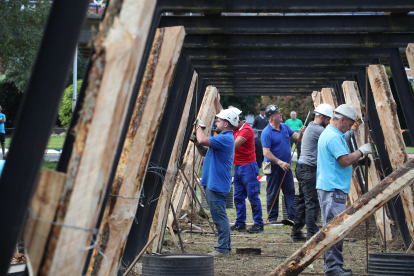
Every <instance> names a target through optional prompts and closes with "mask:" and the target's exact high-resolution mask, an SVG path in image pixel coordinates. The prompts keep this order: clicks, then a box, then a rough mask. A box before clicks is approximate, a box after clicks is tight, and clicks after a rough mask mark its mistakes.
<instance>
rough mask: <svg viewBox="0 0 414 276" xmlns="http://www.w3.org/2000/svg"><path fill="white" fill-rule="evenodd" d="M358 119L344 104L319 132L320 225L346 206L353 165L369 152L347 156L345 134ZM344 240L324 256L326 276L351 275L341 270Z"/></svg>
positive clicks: (363, 149) (366, 148) (368, 149)
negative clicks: (321, 221)
mask: <svg viewBox="0 0 414 276" xmlns="http://www.w3.org/2000/svg"><path fill="white" fill-rule="evenodd" d="M356 120H357V112H356V110H355V108H354V107H352V106H351V105H348V104H343V105H340V106H338V108H336V109H335V115H334V117H333V118H332V121H331V125H328V126H327V127H326V129H325V131H324V132H322V134H321V136H320V137H319V141H318V161H317V164H318V165H317V180H316V189H318V198H319V204H320V206H321V210H322V218H323V225H326V224H327V223H329V221H331V220H332V219H333V218H334V217H335V216H336V215H338V214H340V213H342V212H343V211H344V210H345V207H346V198H347V194H348V193H349V190H350V187H351V178H352V166H351V165H352V164H354V163H356V162H357V161H358V160H359V159H360V158H361V157H363V156H366V155H367V154H369V153H371V152H372V150H371V146H370V145H369V144H365V145H362V146H361V147H360V148H359V149H358V150H356V151H355V152H353V153H349V149H348V145H347V144H346V141H345V135H344V133H346V132H347V131H348V130H350V129H351V127H352V125H353V124H354V123H355V121H356ZM342 244H343V240H341V241H339V242H338V243H336V244H335V245H334V246H333V247H332V248H330V249H328V250H327V251H326V252H325V253H324V262H325V275H326V276H333V275H335V276H336V275H341V276H350V275H352V271H351V270H350V269H344V268H342V266H343V264H344V259H343V255H342Z"/></svg>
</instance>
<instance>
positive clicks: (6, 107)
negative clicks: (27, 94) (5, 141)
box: [0, 82, 23, 128]
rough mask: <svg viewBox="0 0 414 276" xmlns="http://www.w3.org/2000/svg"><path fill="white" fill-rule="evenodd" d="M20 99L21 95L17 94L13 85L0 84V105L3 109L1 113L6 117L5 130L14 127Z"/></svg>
mask: <svg viewBox="0 0 414 276" xmlns="http://www.w3.org/2000/svg"><path fill="white" fill-rule="evenodd" d="M22 98H23V94H22V93H18V89H17V87H16V86H15V85H14V84H13V83H5V82H3V83H0V105H1V107H2V108H3V110H2V113H3V114H5V115H6V123H5V127H6V128H11V127H14V124H15V119H16V116H17V111H18V110H19V105H20V101H21V100H22Z"/></svg>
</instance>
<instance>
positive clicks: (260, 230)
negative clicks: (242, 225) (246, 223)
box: [247, 224, 264, 233]
mask: <svg viewBox="0 0 414 276" xmlns="http://www.w3.org/2000/svg"><path fill="white" fill-rule="evenodd" d="M247 232H249V233H263V232H264V229H263V225H258V224H253V226H252V227H250V228H247Z"/></svg>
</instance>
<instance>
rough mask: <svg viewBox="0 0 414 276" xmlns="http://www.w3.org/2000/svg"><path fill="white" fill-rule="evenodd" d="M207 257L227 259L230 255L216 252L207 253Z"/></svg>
mask: <svg viewBox="0 0 414 276" xmlns="http://www.w3.org/2000/svg"><path fill="white" fill-rule="evenodd" d="M207 255H210V256H213V257H227V256H228V255H229V254H226V253H221V252H218V251H216V250H214V251H213V252H210V253H207Z"/></svg>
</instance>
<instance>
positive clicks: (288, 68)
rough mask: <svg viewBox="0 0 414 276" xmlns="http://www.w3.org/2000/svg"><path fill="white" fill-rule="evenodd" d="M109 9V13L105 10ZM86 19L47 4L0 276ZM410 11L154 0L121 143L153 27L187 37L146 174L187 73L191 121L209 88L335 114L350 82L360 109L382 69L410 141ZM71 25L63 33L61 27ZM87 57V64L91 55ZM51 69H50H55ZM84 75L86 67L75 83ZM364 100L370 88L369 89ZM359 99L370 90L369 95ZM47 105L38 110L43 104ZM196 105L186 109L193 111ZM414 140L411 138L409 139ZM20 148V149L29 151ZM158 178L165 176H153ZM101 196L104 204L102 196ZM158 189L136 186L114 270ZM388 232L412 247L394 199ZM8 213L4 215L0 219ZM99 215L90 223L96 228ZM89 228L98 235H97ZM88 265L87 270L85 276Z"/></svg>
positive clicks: (160, 159) (136, 241)
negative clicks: (308, 102)
mask: <svg viewBox="0 0 414 276" xmlns="http://www.w3.org/2000/svg"><path fill="white" fill-rule="evenodd" d="M109 5H110V3H109ZM87 9H88V3H87V2H85V1H80V0H74V1H71V2H65V1H54V2H53V5H52V9H51V14H50V16H49V19H48V22H47V26H46V29H45V32H44V36H43V40H42V44H41V47H40V50H39V53H38V57H37V60H36V63H35V65H34V68H33V73H32V76H31V79H30V82H29V85H28V88H27V91H26V93H25V96H24V99H23V101H22V103H21V105H20V110H19V116H18V120H17V125H16V131H15V133H14V137H13V141H12V143H11V146H10V151H9V155H8V158H7V162H6V165H5V167H4V170H3V173H2V176H1V178H0V188H1V191H2V192H1V193H0V220H1V221H2V222H3V224H4V225H7V227H2V228H0V244H2V250H1V252H0V275H5V274H6V273H7V269H8V267H9V264H10V260H11V257H12V254H13V250H14V247H15V244H16V242H17V239H18V237H19V235H20V233H21V231H22V228H23V226H24V222H25V219H26V216H27V208H28V206H29V204H30V200H31V197H32V195H33V192H34V190H35V188H36V183H37V178H38V173H39V169H40V167H41V164H42V157H43V153H44V149H45V147H46V144H47V141H48V138H49V135H50V133H51V130H52V127H53V124H54V122H55V117H56V114H57V111H58V107H59V101H60V99H61V96H62V93H63V88H64V84H65V80H66V77H67V74H68V72H69V68H70V65H71V60H72V57H73V53H74V51H75V48H76V44H77V42H78V39H79V37H80V36H81V28H82V24H83V21H84V19H85V16H86V11H87ZM410 11H414V2H413V1H410V0H396V1H393V2H392V3H390V1H385V0H376V1H374V0H369V1H364V2H363V3H361V1H356V0H349V1H346V2H343V1H329V2H326V1H316V3H312V4H310V3H309V1H304V0H296V1H290V2H289V3H287V2H286V1H279V0H278V1H269V0H257V1H255V3H254V6H253V4H252V3H251V1H246V0H237V1H235V0H222V1H219V2H216V1H207V0H198V1H193V0H180V1H177V0H174V1H172V0H158V3H157V6H156V9H155V12H154V15H153V19H152V23H151V28H150V31H149V34H148V38H147V41H146V47H145V50H144V54H143V57H142V61H141V65H140V68H139V70H138V73H137V75H136V80H137V84H138V85H137V86H136V87H135V88H134V91H133V95H132V98H131V103H130V105H129V109H128V113H127V115H126V118H125V120H124V121H123V131H122V135H121V141H124V139H125V136H126V133H127V128H128V124H129V121H130V118H131V116H132V110H133V105H134V103H135V100H136V98H137V96H138V90H139V84H140V83H141V80H142V78H143V74H144V70H145V66H146V62H147V60H148V56H149V53H150V48H151V45H152V41H153V38H154V34H155V31H156V29H157V28H158V27H170V26H184V27H185V31H186V33H187V36H186V38H185V40H184V45H183V50H182V52H181V56H180V59H179V61H178V65H177V69H176V73H175V76H174V80H173V84H172V87H171V91H170V95H169V97H168V99H167V103H166V107H165V112H164V115H163V119H162V121H161V124H160V127H159V133H158V135H157V138H156V140H155V146H154V150H153V152H152V154H151V158H150V162H151V163H152V164H155V165H156V166H158V167H162V168H165V167H166V166H167V165H168V161H169V157H170V153H171V151H172V147H173V145H174V139H171V137H176V133H177V130H178V126H179V122H180V118H181V111H182V110H183V107H184V105H185V101H186V98H187V91H188V90H189V87H190V83H191V79H192V76H193V71H194V70H196V72H197V73H198V81H197V85H196V90H195V94H196V95H197V96H195V97H194V98H193V103H192V106H191V110H190V114H193V113H194V112H195V110H198V109H199V106H200V105H201V100H202V99H203V95H204V91H205V89H206V87H207V86H208V85H215V86H216V87H217V88H218V89H219V91H220V93H221V94H222V95H310V94H311V93H312V91H315V90H320V89H322V88H326V87H331V88H333V89H334V91H335V93H336V95H337V98H338V101H339V103H344V96H343V92H342V89H341V84H342V82H343V81H345V80H351V81H356V82H357V83H358V85H359V90H360V91H361V95H362V96H363V100H365V99H364V97H365V82H366V76H365V68H366V66H368V65H370V64H384V65H386V66H389V67H390V69H391V72H392V76H393V78H394V82H395V85H396V91H395V92H396V94H395V95H396V96H398V99H399V102H398V103H399V104H400V105H401V108H402V111H403V114H404V117H405V120H406V122H407V126H408V129H409V131H410V133H414V117H413V116H412V110H413V109H414V97H413V92H412V89H411V86H410V84H409V82H408V80H407V76H406V73H405V69H404V67H405V66H407V64H408V63H407V61H406V57H405V56H404V55H401V50H400V48H405V47H406V46H407V44H408V43H410V42H414V39H413V38H414V36H413V35H414V15H411V14H408V13H409V12H410ZM166 12H168V13H175V14H183V13H189V12H192V13H202V15H203V16H179V15H173V16H163V15H162V14H163V13H166ZM230 12H237V13H318V14H313V15H312V16H303V15H298V16H294V15H293V16H224V15H222V13H230ZM324 12H384V13H383V14H381V15H376V14H373V15H355V16H350V15H341V14H338V15H324V14H322V13H324ZM68 22H70V23H68ZM93 53H94V52H93V50H92V53H91V56H92V55H93ZM56 57H59V58H56ZM91 66H92V62H91V61H90V62H89V64H88V68H87V70H86V76H87V75H88V73H89V70H90V68H91ZM87 86H88V83H87V78H86V77H85V78H84V82H83V85H82V88H81V90H80V93H79V98H78V104H77V106H76V110H75V113H74V114H75V115H74V116H73V118H72V121H71V123H70V127H69V129H72V128H73V127H74V126H75V125H76V123H77V121H78V119H79V115H78V112H79V111H80V109H81V106H82V104H83V102H84V99H85V90H86V88H87ZM368 88H369V86H368ZM369 89H370V88H369ZM368 96H369V100H368V103H369V110H370V113H369V120H370V127H371V129H372V137H373V139H374V141H375V143H376V146H377V151H378V155H379V160H380V163H381V166H382V168H383V170H384V175H383V177H385V176H387V175H389V174H390V173H391V172H392V167H391V163H390V160H389V157H388V154H387V151H386V149H385V146H384V136H383V134H382V129H381V126H380V122H379V117H378V114H377V111H376V108H375V104H374V100H373V94H372V91H371V90H369V91H368ZM45 99H47V100H45ZM196 99H197V102H196ZM191 123H192V121H191V120H189V122H188V127H187V133H186V136H185V139H184V143H185V144H186V143H187V142H188V139H189V136H190V129H191ZM68 134H69V135H67V138H66V141H65V144H64V147H63V152H62V156H61V159H60V161H59V164H58V167H57V170H58V171H60V172H66V171H67V167H68V163H69V159H70V155H71V152H72V149H73V141H74V136H73V135H72V134H70V133H68ZM411 139H414V135H413V136H412V137H411ZM29 141H30V142H29ZM122 146H123V142H121V143H120V144H119V145H118V146H117V154H116V156H115V158H114V160H113V164H112V166H111V172H110V177H109V182H110V183H111V182H112V180H113V178H114V175H115V170H116V167H117V164H118V161H119V158H120V154H121V150H122ZM160 173H161V174H165V172H160ZM108 187H109V188H108V189H107V191H106V193H105V195H103V197H104V204H103V205H102V206H105V202H106V200H107V198H108V194H109V189H110V185H108ZM161 188H162V177H161V176H160V175H156V174H147V176H146V177H145V180H144V184H143V190H144V191H145V194H146V195H152V196H151V197H150V196H146V197H143V206H144V207H139V209H138V212H137V214H136V218H137V221H138V224H136V223H134V224H133V226H132V228H131V232H130V235H129V238H128V241H127V244H126V247H125V252H124V255H123V262H124V263H125V264H130V263H131V262H132V261H133V260H134V258H135V256H136V254H137V253H138V252H140V251H141V249H142V248H143V247H144V246H145V244H146V243H147V241H148V237H149V231H150V227H151V222H152V219H153V216H154V212H155V208H156V206H157V200H156V199H157V198H158V196H159V194H160V192H161ZM388 208H389V211H390V213H391V216H392V218H393V219H394V220H395V221H396V222H397V224H398V225H397V227H398V229H399V230H400V232H401V234H402V237H403V241H404V244H405V245H406V246H407V247H408V246H409V245H410V243H411V237H410V234H409V232H408V227H407V224H406V222H405V217H404V211H403V206H402V202H401V198H400V197H397V198H395V199H394V200H392V201H390V202H389V204H388ZM9 210H14V212H10V211H9ZM102 215H103V213H102V212H101V217H102ZM99 223H100V220H98V225H97V227H98V228H99ZM87 265H88V261H87V262H86V267H85V270H86V268H87Z"/></svg>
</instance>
